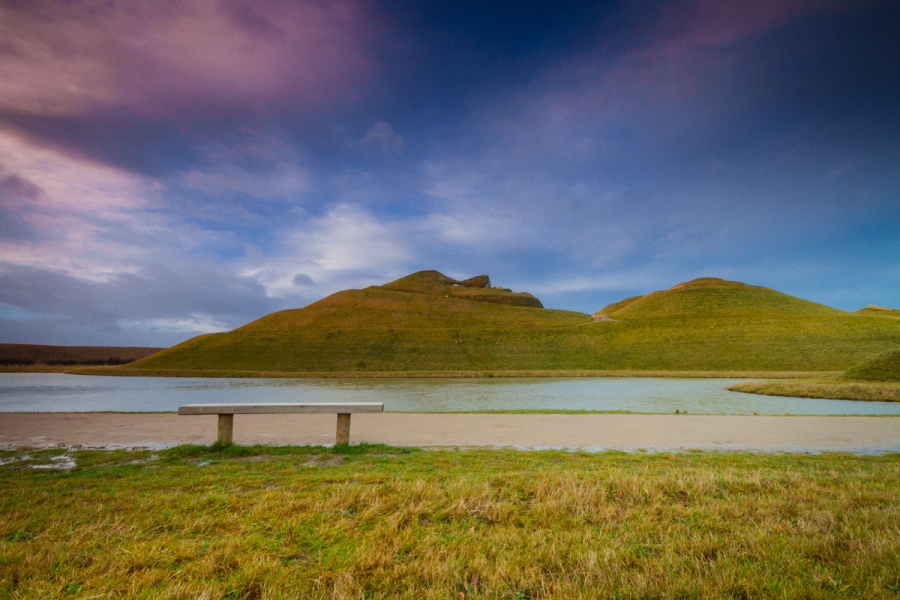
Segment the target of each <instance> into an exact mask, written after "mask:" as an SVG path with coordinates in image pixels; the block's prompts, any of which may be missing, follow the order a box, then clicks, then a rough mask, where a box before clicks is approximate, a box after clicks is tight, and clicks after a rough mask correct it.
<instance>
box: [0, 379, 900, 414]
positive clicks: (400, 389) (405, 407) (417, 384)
mask: <svg viewBox="0 0 900 600" xmlns="http://www.w3.org/2000/svg"><path fill="white" fill-rule="evenodd" d="M738 381H741V380H739V379H659V378H643V377H632V378H625V377H603V378H552V379H551V378H539V377H538V378H491V379H207V378H192V377H91V376H82V375H66V374H62V373H0V412H69V411H78V412H81V411H127V412H166V411H175V410H177V409H178V407H179V406H181V405H182V404H200V403H224V402H383V403H384V408H385V410H387V411H407V412H453V411H476V410H534V409H550V410H600V411H630V412H641V413H674V412H675V411H676V410H680V411H687V412H688V413H689V414H726V415H747V414H753V413H758V414H761V415H781V414H795V415H842V414H855V415H897V414H900V403H889V402H851V401H845V400H812V399H806V398H780V397H775V396H757V395H754V394H741V393H738V392H729V391H727V390H726V389H725V388H726V387H727V386H729V385H731V384H732V383H736V382H738Z"/></svg>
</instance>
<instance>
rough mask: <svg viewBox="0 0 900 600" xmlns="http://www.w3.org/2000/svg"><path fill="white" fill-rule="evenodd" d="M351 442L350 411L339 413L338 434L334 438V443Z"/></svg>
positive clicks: (337, 444)
mask: <svg viewBox="0 0 900 600" xmlns="http://www.w3.org/2000/svg"><path fill="white" fill-rule="evenodd" d="M349 443H350V413H338V417H337V435H336V436H335V438H334V445H335V446H340V445H341V444H349Z"/></svg>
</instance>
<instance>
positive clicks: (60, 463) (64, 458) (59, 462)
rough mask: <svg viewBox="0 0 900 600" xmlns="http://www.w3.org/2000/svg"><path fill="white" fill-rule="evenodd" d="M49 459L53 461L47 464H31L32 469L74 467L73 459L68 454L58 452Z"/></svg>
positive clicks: (70, 468)
mask: <svg viewBox="0 0 900 600" xmlns="http://www.w3.org/2000/svg"><path fill="white" fill-rule="evenodd" d="M50 460H52V461H53V462H52V463H50V464H49V465H31V468H32V469H57V470H59V471H71V470H72V469H74V468H75V466H76V465H75V461H74V460H72V457H71V456H69V455H68V454H60V455H59V456H54V457H52V458H51V459H50Z"/></svg>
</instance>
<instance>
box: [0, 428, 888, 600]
mask: <svg viewBox="0 0 900 600" xmlns="http://www.w3.org/2000/svg"><path fill="white" fill-rule="evenodd" d="M22 452H24V451H20V452H19V453H18V454H16V453H12V452H4V453H2V454H0V457H2V459H3V462H4V463H5V465H4V466H2V467H0V491H2V493H0V503H2V510H0V597H4V598H69V597H72V598H95V597H110V598H116V597H146V598H215V599H220V598H323V599H324V598H354V599H355V598H370V599H375V598H416V599H418V598H454V599H456V598H498V599H500V598H508V599H525V598H529V599H535V598H566V599H570V598H600V597H606V598H651V597H653V598H686V597H691V598H756V597H773V598H774V597H777V598H854V597H858V598H896V597H897V596H898V594H900V569H898V565H900V461H898V460H897V459H898V456H896V455H891V456H852V455H818V456H809V455H764V454H762V455H760V454H712V453H681V454H649V455H645V454H625V453H600V454H586V453H566V452H558V451H542V452H516V451H491V450H477V451H476V450H466V451H451V450H448V451H429V452H421V451H412V450H409V449H397V448H389V447H360V446H352V447H345V448H339V449H337V450H333V449H324V448H308V447H307V448H285V447H280V448H266V447H252V448H246V447H245V448H241V447H231V448H229V449H227V450H226V451H214V450H212V449H210V448H201V447H180V448H175V449H172V450H168V451H162V452H157V453H151V452H149V451H143V452H126V451H90V452H88V451H82V452H70V453H68V454H66V456H65V457H64V458H63V459H62V460H60V456H59V455H60V454H62V453H63V452H64V451H62V450H55V451H39V452H28V453H27V454H28V455H29V456H28V457H27V458H28V460H25V461H21V460H18V461H17V460H16V459H17V458H19V459H21V458H22ZM54 454H55V455H57V456H56V457H54V456H52V455H54ZM54 458H55V460H54ZM70 461H72V462H70ZM73 463H74V465H73ZM39 465H57V466H60V465H68V466H69V467H72V466H75V468H74V469H72V470H70V471H68V472H66V471H60V470H55V469H39V468H29V467H32V466H35V467H36V466H39Z"/></svg>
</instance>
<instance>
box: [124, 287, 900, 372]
mask: <svg viewBox="0 0 900 600" xmlns="http://www.w3.org/2000/svg"><path fill="white" fill-rule="evenodd" d="M410 277H412V279H413V283H415V276H410ZM410 277H407V278H404V279H402V280H399V281H400V282H403V283H402V285H401V284H400V283H398V282H393V283H391V284H387V285H386V286H382V287H370V288H366V289H364V290H348V291H344V292H339V293H337V294H334V295H332V296H329V297H327V298H325V299H323V300H320V301H319V302H316V303H314V304H312V305H310V306H308V307H306V308H302V309H296V310H286V311H281V312H277V313H273V314H270V315H267V316H265V317H263V318H261V319H259V320H257V321H254V322H252V323H248V324H247V325H245V326H243V327H240V328H238V329H236V330H234V331H231V332H227V333H219V334H211V335H206V336H200V337H197V338H194V339H192V340H189V341H187V342H184V343H183V344H180V345H178V346H175V347H174V348H170V349H168V350H164V351H162V352H160V353H158V354H156V355H153V356H151V357H148V358H146V359H143V360H141V361H138V362H136V363H134V364H133V365H130V366H129V367H127V370H126V369H123V373H125V372H127V373H132V374H141V371H142V370H146V371H144V374H148V375H159V374H162V373H163V371H173V372H191V371H194V372H200V371H205V372H207V373H208V374H213V373H229V374H234V373H238V372H246V373H253V372H258V373H261V372H277V373H342V374H361V373H372V374H375V373H445V374H450V373H466V372H538V371H543V372H565V371H569V372H572V371H582V372H588V371H593V372H598V371H681V372H684V371H706V372H727V371H732V372H734V371H743V372H770V371H778V372H785V371H794V372H800V371H815V372H824V371H831V372H835V371H843V370H844V369H846V368H848V367H850V366H852V365H853V364H855V363H858V362H859V361H861V360H864V359H866V358H869V357H870V356H874V355H876V354H879V353H881V352H884V351H886V350H889V349H892V348H896V347H898V346H900V319H897V318H894V317H892V316H880V315H875V316H871V315H857V314H851V313H846V312H843V311H840V310H837V309H833V308H829V307H826V306H822V305H819V304H815V303H812V302H808V301H806V300H802V299H799V298H794V297H792V296H788V295H786V294H782V293H779V292H776V291H774V290H770V289H767V288H762V287H757V286H748V285H745V284H741V283H735V282H726V281H722V280H716V279H703V280H697V281H694V282H688V283H686V284H682V285H681V286H676V287H675V288H673V289H671V290H666V291H662V292H653V293H651V294H648V295H646V296H643V297H640V298H637V299H631V300H630V301H629V302H623V303H619V305H618V306H611V307H607V309H604V311H602V312H604V314H605V315H606V316H608V317H610V318H611V319H613V320H611V321H595V320H594V318H593V317H591V315H586V314H582V313H576V312H570V311H560V310H551V309H543V308H537V307H531V306H509V305H505V304H501V303H497V302H495V301H493V300H492V301H475V300H473V299H471V298H466V297H456V296H452V295H450V294H442V293H440V292H441V291H442V290H443V291H448V287H447V286H444V285H443V284H440V285H438V284H434V283H433V282H430V280H428V281H426V282H425V283H423V284H422V286H421V287H420V288H417V289H416V291H409V290H408V288H409V287H410V286H411V285H412V284H411V283H410ZM426 284H427V285H426ZM435 286H436V287H435ZM401 288H402V289H401ZM449 289H450V290H456V292H454V293H458V294H463V295H465V294H466V293H469V292H470V291H472V290H474V291H475V292H479V293H480V290H478V289H475V288H465V287H461V286H449ZM435 290H437V292H435V293H431V292H434V291H435ZM484 291H490V292H491V294H493V295H496V296H497V297H500V298H514V297H517V295H516V294H512V293H511V292H504V291H502V290H484ZM510 301H512V300H510Z"/></svg>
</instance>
